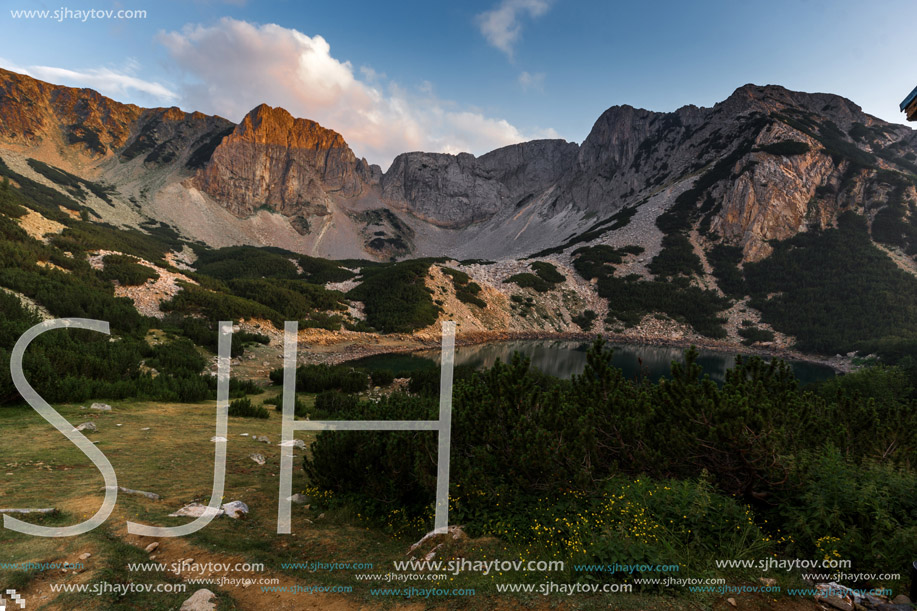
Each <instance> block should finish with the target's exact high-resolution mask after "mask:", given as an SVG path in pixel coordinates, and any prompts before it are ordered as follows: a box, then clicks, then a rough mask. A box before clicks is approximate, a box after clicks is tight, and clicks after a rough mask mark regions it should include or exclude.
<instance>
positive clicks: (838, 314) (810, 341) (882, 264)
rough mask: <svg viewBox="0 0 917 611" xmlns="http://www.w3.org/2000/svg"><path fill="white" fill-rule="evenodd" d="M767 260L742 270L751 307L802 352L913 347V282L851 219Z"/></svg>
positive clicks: (916, 300) (796, 240) (916, 303)
mask: <svg viewBox="0 0 917 611" xmlns="http://www.w3.org/2000/svg"><path fill="white" fill-rule="evenodd" d="M773 247H774V252H773V253H772V254H771V256H769V257H768V258H767V259H764V260H763V261H759V262H756V263H746V264H745V279H746V283H747V286H748V290H749V293H750V294H751V296H752V301H751V302H750V303H751V306H752V307H754V308H756V309H758V310H761V312H762V313H763V316H764V320H765V321H766V322H767V323H769V324H770V325H771V326H772V327H773V328H775V329H777V330H778V331H781V332H783V333H786V334H787V335H793V336H795V337H796V339H797V347H798V348H799V349H801V350H806V351H812V352H819V353H823V354H835V353H846V352H849V351H853V350H865V351H868V352H869V351H874V350H877V349H880V347H881V346H882V345H883V344H893V343H895V342H905V343H910V344H912V345H914V346H915V347H917V279H915V278H914V277H913V276H911V275H910V274H908V273H907V272H904V271H902V270H900V269H898V267H897V266H896V265H895V264H894V263H893V262H892V261H891V260H890V259H889V258H888V257H887V256H886V255H885V253H883V252H882V251H880V250H879V249H878V248H876V247H875V246H874V245H873V244H872V242H871V241H870V239H869V232H868V229H867V227H866V221H865V220H864V219H863V218H862V217H861V216H859V215H857V214H855V213H853V212H846V213H844V214H842V215H841V216H840V217H839V218H838V225H837V228H836V229H827V230H825V231H811V232H805V233H800V234H798V235H796V236H795V237H793V238H790V239H788V240H784V241H782V242H776V243H774V244H773Z"/></svg>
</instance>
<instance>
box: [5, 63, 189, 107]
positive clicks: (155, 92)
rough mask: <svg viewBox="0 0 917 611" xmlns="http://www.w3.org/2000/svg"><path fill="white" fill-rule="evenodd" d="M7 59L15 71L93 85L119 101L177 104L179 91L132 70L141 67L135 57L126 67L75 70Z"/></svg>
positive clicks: (69, 83)
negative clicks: (18, 63)
mask: <svg viewBox="0 0 917 611" xmlns="http://www.w3.org/2000/svg"><path fill="white" fill-rule="evenodd" d="M2 61H3V66H4V67H6V68H8V69H9V70H12V71H14V72H19V73H21V74H26V75H28V76H31V77H34V78H37V79H40V80H43V81H48V82H50V83H54V84H55V85H66V86H68V87H89V88H90V89H95V90H97V91H98V92H99V93H101V94H102V95H105V96H108V97H111V98H114V99H116V100H118V101H125V100H126V99H129V100H131V101H136V102H137V103H141V104H144V103H145V104H148V105H150V104H156V105H158V104H173V103H175V102H176V100H178V94H177V93H175V92H173V91H172V90H171V89H169V88H168V87H166V86H165V85H162V84H161V83H158V82H154V81H147V80H144V79H141V78H138V77H136V76H134V75H133V74H132V73H133V72H135V71H136V70H137V69H138V68H139V64H138V63H137V61H136V60H135V59H132V58H131V59H128V60H127V61H126V62H125V65H124V68H123V69H113V68H87V69H83V70H71V69H68V68H59V67H55V66H16V65H15V64H12V63H11V62H7V61H5V60H2Z"/></svg>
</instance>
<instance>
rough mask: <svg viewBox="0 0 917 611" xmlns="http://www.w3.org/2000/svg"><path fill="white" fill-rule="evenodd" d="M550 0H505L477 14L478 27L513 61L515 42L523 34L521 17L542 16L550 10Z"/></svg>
mask: <svg viewBox="0 0 917 611" xmlns="http://www.w3.org/2000/svg"><path fill="white" fill-rule="evenodd" d="M550 6H551V4H550V1H549V0H503V1H502V2H501V3H500V4H499V5H497V6H496V8H493V9H491V10H489V11H485V12H483V13H481V14H480V15H478V16H477V18H476V22H477V25H478V29H479V30H480V31H481V34H483V35H484V38H485V39H487V42H489V43H490V44H491V45H493V46H494V47H496V48H498V49H500V50H501V51H503V52H504V53H506V56H507V57H508V58H509V59H510V61H512V59H513V50H514V47H515V44H516V43H517V42H518V41H519V37H520V36H521V35H522V24H521V23H520V18H521V17H522V16H524V15H526V14H527V15H528V16H529V17H530V18H533V19H534V18H535V17H540V16H542V15H544V14H545V13H547V12H548V9H549V8H550Z"/></svg>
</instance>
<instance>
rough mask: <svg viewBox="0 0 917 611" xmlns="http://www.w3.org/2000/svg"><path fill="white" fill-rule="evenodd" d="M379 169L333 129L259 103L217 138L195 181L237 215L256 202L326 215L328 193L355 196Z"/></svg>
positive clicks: (253, 208)
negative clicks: (233, 127)
mask: <svg viewBox="0 0 917 611" xmlns="http://www.w3.org/2000/svg"><path fill="white" fill-rule="evenodd" d="M379 174H380V172H379V170H378V168H374V167H371V166H370V165H369V164H368V163H367V162H366V160H364V159H357V158H356V156H355V155H354V154H353V151H351V150H350V147H349V146H347V143H346V142H344V139H343V138H342V137H341V135H340V134H338V133H337V132H334V131H332V130H330V129H325V128H323V127H322V126H321V125H319V124H318V123H315V122H314V121H308V120H306V119H295V118H293V116H292V115H290V113H288V112H287V111H285V110H284V109H282V108H271V107H270V106H267V105H266V104H262V105H261V106H258V107H257V108H255V109H254V110H252V111H251V112H250V113H248V115H246V117H245V118H244V119H243V120H242V122H241V123H239V125H237V126H236V127H235V129H234V130H233V131H232V133H231V134H229V135H228V136H226V137H225V138H224V139H223V140H222V142H221V143H220V144H219V145H218V146H217V147H216V150H215V151H214V153H213V156H212V157H211V159H210V161H209V162H208V163H207V164H206V166H205V167H204V169H203V170H202V171H201V173H200V174H199V175H198V176H197V177H196V179H195V182H196V184H197V185H198V186H200V188H201V190H202V191H204V192H206V193H207V194H209V195H210V196H211V197H213V198H214V199H216V200H217V201H219V202H221V203H222V204H223V205H224V206H225V207H226V208H228V209H229V210H230V211H231V212H232V213H233V214H236V215H238V216H247V215H250V214H252V213H253V212H254V211H256V210H257V209H259V208H261V207H267V208H270V209H272V210H275V211H277V212H280V213H282V214H286V215H289V216H297V215H300V216H308V215H323V214H327V213H328V212H329V209H330V207H331V206H332V203H333V198H334V197H340V198H353V197H357V196H359V195H361V194H362V193H363V192H364V190H365V189H367V187H368V185H370V184H372V182H373V180H374V179H375V180H378V176H379Z"/></svg>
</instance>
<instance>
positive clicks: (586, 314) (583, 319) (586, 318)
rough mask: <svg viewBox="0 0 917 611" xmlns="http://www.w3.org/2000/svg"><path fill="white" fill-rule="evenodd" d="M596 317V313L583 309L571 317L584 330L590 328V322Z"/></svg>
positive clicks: (586, 330) (587, 330)
mask: <svg viewBox="0 0 917 611" xmlns="http://www.w3.org/2000/svg"><path fill="white" fill-rule="evenodd" d="M597 317H598V314H596V313H595V312H593V311H592V310H583V311H582V312H580V313H579V314H577V315H576V316H574V317H573V322H574V323H575V324H576V326H578V327H579V328H580V329H582V330H583V331H585V332H587V333H588V332H589V330H590V329H592V323H593V321H595V319H596V318H597Z"/></svg>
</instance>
